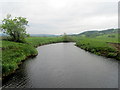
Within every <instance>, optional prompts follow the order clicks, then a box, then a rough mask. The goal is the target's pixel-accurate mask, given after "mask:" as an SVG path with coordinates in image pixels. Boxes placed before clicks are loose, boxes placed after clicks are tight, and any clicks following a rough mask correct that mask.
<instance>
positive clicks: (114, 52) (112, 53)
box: [76, 38, 120, 60]
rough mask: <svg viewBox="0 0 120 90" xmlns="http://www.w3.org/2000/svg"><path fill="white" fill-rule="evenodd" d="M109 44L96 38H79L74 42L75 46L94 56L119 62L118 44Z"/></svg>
mask: <svg viewBox="0 0 120 90" xmlns="http://www.w3.org/2000/svg"><path fill="white" fill-rule="evenodd" d="M111 43H112V44H111ZM111 43H107V40H100V39H96V38H81V39H80V40H79V41H77V42H76V46H78V47H80V48H82V49H84V50H86V51H89V52H91V53H94V54H96V55H100V56H104V57H108V58H114V59H117V60H120V51H119V49H118V47H119V44H118V43H117V41H116V42H115V43H114V44H113V42H111Z"/></svg>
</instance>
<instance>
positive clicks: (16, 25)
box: [0, 14, 28, 42]
mask: <svg viewBox="0 0 120 90" xmlns="http://www.w3.org/2000/svg"><path fill="white" fill-rule="evenodd" d="M27 24H28V21H27V20H26V18H23V17H15V18H11V15H10V14H8V15H7V17H6V18H5V19H3V20H2V24H1V26H0V29H1V31H2V32H3V33H6V34H7V35H9V36H10V37H11V39H12V40H13V41H15V42H23V41H24V39H25V37H26V36H28V35H27V34H26V26H27Z"/></svg>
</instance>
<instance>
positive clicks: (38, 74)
mask: <svg viewBox="0 0 120 90" xmlns="http://www.w3.org/2000/svg"><path fill="white" fill-rule="evenodd" d="M37 50H38V51H39V54H38V56H37V57H36V58H33V59H29V60H26V61H25V62H24V64H22V65H21V66H20V69H19V70H18V71H17V72H16V73H15V74H14V75H12V77H10V78H9V79H8V80H7V81H4V82H3V87H6V88H7V87H17V88H19V87H24V88H25V87H26V88H30V87H31V88H117V87H118V62H117V61H115V60H113V59H107V58H104V57H101V56H97V55H94V54H91V53H88V52H85V51H84V50H82V49H80V48H78V47H76V46H74V43H58V44H50V45H45V46H41V47H39V48H37Z"/></svg>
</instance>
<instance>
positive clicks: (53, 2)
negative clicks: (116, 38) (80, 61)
mask: <svg viewBox="0 0 120 90" xmlns="http://www.w3.org/2000/svg"><path fill="white" fill-rule="evenodd" d="M8 13H9V14H11V15H12V16H13V17H14V16H22V17H26V18H27V20H28V21H29V27H28V28H27V32H28V33H31V34H63V33H64V32H65V33H67V34H72V33H80V32H83V31H87V30H104V29H108V28H117V27H118V0H0V15H1V16H0V20H2V19H3V18H4V17H5V16H6V15H7V14H8Z"/></svg>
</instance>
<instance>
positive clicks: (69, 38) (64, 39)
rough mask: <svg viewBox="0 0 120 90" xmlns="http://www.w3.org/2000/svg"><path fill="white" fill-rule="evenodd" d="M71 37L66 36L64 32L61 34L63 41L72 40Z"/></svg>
mask: <svg viewBox="0 0 120 90" xmlns="http://www.w3.org/2000/svg"><path fill="white" fill-rule="evenodd" d="M72 41H73V40H72V38H71V37H70V36H68V35H67V34H66V33H64V35H63V42H72Z"/></svg>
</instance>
